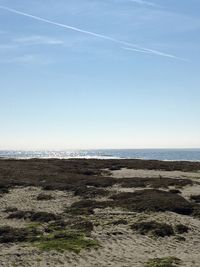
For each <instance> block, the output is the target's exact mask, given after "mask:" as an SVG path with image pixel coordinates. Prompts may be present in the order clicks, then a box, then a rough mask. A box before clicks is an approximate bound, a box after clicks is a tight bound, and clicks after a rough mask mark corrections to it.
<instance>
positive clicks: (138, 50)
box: [122, 47, 188, 62]
mask: <svg viewBox="0 0 200 267" xmlns="http://www.w3.org/2000/svg"><path fill="white" fill-rule="evenodd" d="M122 49H125V50H129V51H133V52H140V53H146V54H154V55H157V56H162V57H168V58H171V59H177V60H182V61H185V62H188V60H187V59H185V58H180V57H176V56H174V55H170V54H166V53H162V52H159V51H157V50H152V49H147V48H141V49H137V48H132V47H122Z"/></svg>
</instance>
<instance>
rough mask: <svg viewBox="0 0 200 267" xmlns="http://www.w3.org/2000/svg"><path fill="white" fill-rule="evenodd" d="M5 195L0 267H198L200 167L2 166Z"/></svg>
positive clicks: (0, 203) (107, 163)
mask: <svg viewBox="0 0 200 267" xmlns="http://www.w3.org/2000/svg"><path fill="white" fill-rule="evenodd" d="M0 192H1V197H0V266H2V267H4V266H5V267H11V266H12V267H13V266H18V267H21V266H24V267H25V266H27V267H28V266H33V267H36V266H37V267H38V266H41V267H45V266H52V267H61V266H76V267H82V266H83V267H93V266H99V267H107V266H117V267H129V266H130V267H132V266H134V267H154V266H155V267H157V266H161V267H162V266H169V267H170V266H183V267H191V266H194V267H199V262H200V254H199V246H200V206H199V202H200V196H199V195H200V163H192V162H160V161H142V160H141V161H140V160H55V159H54V160H37V159H33V160H4V159H1V160H0ZM164 262H165V263H166V262H168V263H167V264H168V265H164ZM156 264H157V265H156ZM158 264H160V265H158ZM162 264H163V265H162Z"/></svg>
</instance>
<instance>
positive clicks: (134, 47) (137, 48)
mask: <svg viewBox="0 0 200 267" xmlns="http://www.w3.org/2000/svg"><path fill="white" fill-rule="evenodd" d="M0 9H3V10H6V11H9V12H11V13H14V14H18V15H21V16H24V17H28V18H31V19H34V20H37V21H41V22H45V23H48V24H52V25H55V26H58V27H61V28H65V29H68V30H72V31H76V32H80V33H83V34H87V35H91V36H94V37H97V38H101V39H105V40H108V41H111V42H114V43H117V44H121V45H124V46H128V47H127V48H124V49H126V50H132V51H135V52H143V53H148V54H152V55H158V56H162V57H168V58H173V59H181V58H178V57H176V56H174V55H170V54H166V53H164V52H160V51H157V50H152V49H149V48H145V47H141V46H139V45H137V44H133V43H129V42H125V41H122V40H118V39H115V38H112V37H110V36H107V35H104V34H99V33H95V32H91V31H86V30H83V29H81V28H77V27H73V26H70V25H66V24H62V23H58V22H55V21H52V20H48V19H45V18H42V17H38V16H34V15H31V14H28V13H25V12H22V11H19V10H16V9H13V8H9V7H6V6H2V5H0ZM129 47H130V48H129Z"/></svg>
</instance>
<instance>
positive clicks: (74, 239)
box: [34, 231, 99, 253]
mask: <svg viewBox="0 0 200 267" xmlns="http://www.w3.org/2000/svg"><path fill="white" fill-rule="evenodd" d="M34 244H35V246H36V247H38V248H39V249H41V250H44V251H50V250H56V251H59V252H63V251H65V250H69V251H73V252H75V253H79V252H80V251H81V250H82V249H89V248H97V247H98V246H99V244H98V242H97V241H96V240H93V239H88V238H86V237H85V235H84V234H82V233H77V232H62V231H61V232H57V233H55V234H53V235H47V236H46V237H43V238H41V239H40V240H39V241H38V242H35V243H34Z"/></svg>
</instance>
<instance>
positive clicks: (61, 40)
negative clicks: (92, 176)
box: [0, 0, 200, 150]
mask: <svg viewBox="0 0 200 267" xmlns="http://www.w3.org/2000/svg"><path fill="white" fill-rule="evenodd" d="M199 15H200V1H199V0H166V1H161V0H150V1H149V0H145V1H144V0H58V1H55V0H54V1H53V0H34V1H33V0H29V1H26V0H17V1H16V0H15V1H13V0H0V125H1V131H0V149H1V150H4V149H18V150H19V149H20V150H32V149H34V150H39V149H49V150H59V149H98V148H200V123H199V118H200V105H199V101H200V75H199V69H200V45H199V44H200V16H199Z"/></svg>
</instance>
